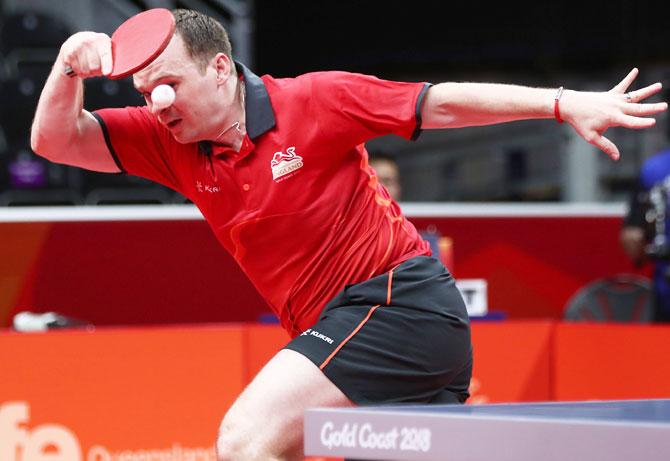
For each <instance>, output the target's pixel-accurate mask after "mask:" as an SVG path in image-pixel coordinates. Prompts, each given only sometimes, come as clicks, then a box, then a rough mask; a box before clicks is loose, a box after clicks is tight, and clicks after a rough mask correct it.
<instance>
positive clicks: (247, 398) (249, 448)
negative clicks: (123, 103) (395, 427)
mask: <svg viewBox="0 0 670 461" xmlns="http://www.w3.org/2000/svg"><path fill="white" fill-rule="evenodd" d="M315 406H353V404H352V403H351V401H350V400H349V399H348V398H347V397H346V396H345V395H344V394H343V393H342V391H340V390H339V389H338V388H337V387H335V385H334V384H333V383H332V382H330V380H328V378H326V377H325V376H324V374H323V373H322V372H321V370H319V369H318V368H317V366H316V365H314V364H313V363H312V362H311V361H310V360H309V359H307V358H306V357H305V356H303V355H302V354H299V353H298V352H295V351H292V350H287V349H284V350H281V351H279V353H277V355H275V356H274V357H273V358H272V360H270V361H269V362H268V363H267V365H265V367H264V368H263V369H262V370H261V371H260V372H259V373H258V375H257V376H256V378H254V380H253V381H252V382H251V384H249V386H248V387H247V388H246V389H245V390H244V392H242V394H241V395H240V396H239V398H238V399H237V401H236V402H235V403H234V404H233V406H232V407H231V408H230V410H229V411H228V413H227V414H226V416H225V417H224V419H223V422H222V423H221V428H220V430H219V437H218V440H217V443H216V448H217V453H218V458H219V461H224V460H244V461H254V460H264V461H267V460H283V459H286V460H293V459H301V458H302V451H303V445H302V444H303V417H304V412H305V409H307V408H310V407H315Z"/></svg>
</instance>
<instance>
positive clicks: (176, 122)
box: [165, 118, 181, 130]
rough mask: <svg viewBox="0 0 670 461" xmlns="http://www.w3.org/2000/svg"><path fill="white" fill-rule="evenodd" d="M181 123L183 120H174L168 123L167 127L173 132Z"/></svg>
mask: <svg viewBox="0 0 670 461" xmlns="http://www.w3.org/2000/svg"><path fill="white" fill-rule="evenodd" d="M180 123H181V119H180V118H178V119H176V120H172V121H171V122H168V123H167V124H166V125H165V126H167V127H168V129H170V130H172V129H174V128H176V127H177V125H179V124H180Z"/></svg>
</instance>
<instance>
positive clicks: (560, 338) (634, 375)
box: [553, 323, 670, 400]
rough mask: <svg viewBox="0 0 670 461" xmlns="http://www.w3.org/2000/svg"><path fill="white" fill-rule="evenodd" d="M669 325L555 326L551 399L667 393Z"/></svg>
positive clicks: (665, 395)
mask: <svg viewBox="0 0 670 461" xmlns="http://www.w3.org/2000/svg"><path fill="white" fill-rule="evenodd" d="M669 352H670V327H668V326H645V325H598V324H591V325H589V324H568V323H564V324H558V325H557V327H556V341H555V367H554V378H553V380H554V385H555V390H554V398H555V399H556V400H588V399H605V400H607V399H645V398H668V397H670V360H668V353H669Z"/></svg>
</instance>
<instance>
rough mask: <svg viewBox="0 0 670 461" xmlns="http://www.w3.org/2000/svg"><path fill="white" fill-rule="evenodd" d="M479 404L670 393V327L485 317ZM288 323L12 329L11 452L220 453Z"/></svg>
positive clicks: (6, 448)
mask: <svg viewBox="0 0 670 461" xmlns="http://www.w3.org/2000/svg"><path fill="white" fill-rule="evenodd" d="M472 331H473V347H474V360H475V365H474V378H473V385H472V389H471V390H472V398H471V403H482V402H512V401H537V400H554V399H558V400H581V399H610V398H620V399H627V398H651V397H670V362H668V361H667V360H664V359H663V358H664V357H665V354H666V351H668V350H670V327H660V326H634V325H626V326H624V325H584V324H558V323H553V322H530V321H529V322H523V321H519V322H491V323H486V322H479V323H477V322H476V323H474V324H473V328H472ZM287 340H288V337H287V335H286V334H285V333H284V332H283V331H282V330H281V329H280V328H279V327H278V326H274V325H273V326H263V325H230V326H227V325H226V326H200V327H159V328H141V329H140V328H130V329H99V330H97V331H95V332H86V331H69V332H66V331H60V332H59V331H55V332H49V333H36V334H17V333H11V332H0V364H2V368H1V370H2V373H1V376H0V460H1V461H42V460H46V459H49V460H50V461H65V460H67V461H120V460H123V461H140V460H147V459H169V460H170V461H182V460H199V461H201V460H202V461H209V460H212V461H213V460H214V459H215V457H214V451H213V442H214V440H215V437H216V430H217V428H218V424H219V422H220V419H221V417H222V416H223V414H224V413H225V411H226V409H227V408H228V407H229V406H230V404H231V403H232V402H233V400H234V399H235V397H236V396H237V395H238V394H239V393H240V392H241V390H242V389H243V387H244V386H245V385H246V384H247V383H248V382H249V381H250V380H251V379H252V377H253V375H254V374H255V373H256V372H257V371H258V370H260V368H261V367H262V365H263V364H264V363H265V362H266V361H267V360H268V359H269V358H270V357H271V356H272V355H273V354H274V353H275V352H276V351H277V350H278V349H279V348H281V347H282V346H283V345H284V344H285V343H286V341H287Z"/></svg>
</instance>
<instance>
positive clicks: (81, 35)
mask: <svg viewBox="0 0 670 461" xmlns="http://www.w3.org/2000/svg"><path fill="white" fill-rule="evenodd" d="M59 59H60V60H61V62H62V64H63V69H66V68H67V67H70V68H71V69H72V72H74V74H75V75H76V76H78V77H81V78H90V77H100V76H105V75H109V74H110V72H111V71H112V39H111V38H110V37H109V35H107V34H103V33H98V32H78V33H76V34H74V35H72V36H71V37H70V38H68V39H67V40H66V41H65V42H64V43H63V45H62V46H61V49H60V58H59Z"/></svg>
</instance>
